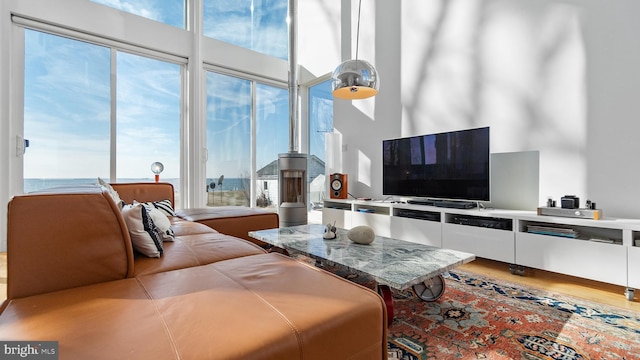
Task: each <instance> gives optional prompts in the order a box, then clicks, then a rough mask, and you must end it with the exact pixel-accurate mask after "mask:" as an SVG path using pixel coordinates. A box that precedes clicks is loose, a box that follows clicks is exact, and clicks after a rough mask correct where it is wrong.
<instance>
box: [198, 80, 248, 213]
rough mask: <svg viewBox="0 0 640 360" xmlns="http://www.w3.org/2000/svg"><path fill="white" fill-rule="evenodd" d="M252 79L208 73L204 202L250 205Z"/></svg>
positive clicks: (214, 204) (210, 204) (218, 204)
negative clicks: (205, 198)
mask: <svg viewBox="0 0 640 360" xmlns="http://www.w3.org/2000/svg"><path fill="white" fill-rule="evenodd" d="M251 99H252V97H251V82H250V81H249V80H244V79H239V78H235V77H232V76H227V75H222V74H217V73H213V72H208V73H207V114H206V117H207V120H206V121H207V149H208V153H209V156H208V160H207V165H206V177H207V179H206V183H207V205H208V206H222V205H239V206H249V198H250V195H251V194H250V192H251V189H250V183H249V181H250V179H251V174H250V172H251Z"/></svg>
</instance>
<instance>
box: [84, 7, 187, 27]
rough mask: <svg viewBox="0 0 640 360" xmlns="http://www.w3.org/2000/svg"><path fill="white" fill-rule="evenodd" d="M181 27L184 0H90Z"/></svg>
mask: <svg viewBox="0 0 640 360" xmlns="http://www.w3.org/2000/svg"><path fill="white" fill-rule="evenodd" d="M91 1H93V2H95V3H98V4H102V5H106V6H109V7H112V8H116V9H118V10H122V11H126V12H128V13H132V14H135V15H139V16H142V17H144V18H147V19H151V20H155V21H158V22H161V23H165V24H167V25H172V26H175V27H178V28H181V29H185V28H186V26H185V24H186V20H185V19H186V15H185V14H186V12H185V0H127V1H120V0H91Z"/></svg>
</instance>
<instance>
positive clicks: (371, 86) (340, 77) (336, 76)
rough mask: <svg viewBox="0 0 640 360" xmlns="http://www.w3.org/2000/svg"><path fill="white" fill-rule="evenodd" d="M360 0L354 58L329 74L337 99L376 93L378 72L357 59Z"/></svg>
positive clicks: (354, 97) (364, 96)
mask: <svg viewBox="0 0 640 360" xmlns="http://www.w3.org/2000/svg"><path fill="white" fill-rule="evenodd" d="M361 8H362V0H360V1H359V2H358V29H357V31H356V34H357V35H356V36H357V37H356V59H355V60H347V61H345V62H343V63H342V64H340V65H338V67H337V68H336V69H335V70H334V71H333V74H332V75H331V92H332V93H333V96H334V97H337V98H339V99H347V100H355V99H366V98H368V97H372V96H374V95H376V94H377V93H378V87H379V81H378V79H379V78H378V72H377V71H376V68H374V67H373V65H371V64H370V63H369V62H368V61H365V60H360V59H358V47H359V45H360V44H359V43H360V10H361Z"/></svg>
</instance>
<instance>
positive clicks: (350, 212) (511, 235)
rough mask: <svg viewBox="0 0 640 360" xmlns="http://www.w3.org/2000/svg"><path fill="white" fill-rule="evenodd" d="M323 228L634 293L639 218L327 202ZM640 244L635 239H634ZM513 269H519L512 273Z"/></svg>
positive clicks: (639, 280) (639, 265)
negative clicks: (358, 231) (359, 231)
mask: <svg viewBox="0 0 640 360" xmlns="http://www.w3.org/2000/svg"><path fill="white" fill-rule="evenodd" d="M322 220H323V223H325V224H327V223H331V224H333V223H335V226H337V227H342V228H347V229H349V228H352V227H354V226H358V225H368V226H371V227H372V228H373V229H374V231H375V232H376V234H378V235H382V236H387V237H393V238H398V239H402V240H406V241H413V242H417V243H421V244H426V245H432V246H436V247H441V248H447V249H453V250H460V251H466V252H470V253H473V254H475V255H476V256H478V257H482V258H487V259H492V260H497V261H502V262H505V263H508V264H510V265H511V271H512V272H519V271H521V270H520V269H522V267H531V268H536V269H542V270H548V271H553V272H557V273H562V274H567V275H572V276H577V277H582V278H586V279H591V280H597V281H601V282H606V283H611V284H616V285H621V286H624V287H626V288H627V292H626V296H627V298H628V299H633V289H634V288H640V246H635V242H636V240H638V239H640V220H633V219H612V218H604V219H602V220H590V219H580V218H567V217H555V216H539V215H537V213H536V212H534V211H517V210H498V209H477V208H476V209H468V210H466V209H450V208H441V207H433V206H424V205H412V204H405V203H389V202H380V201H359V200H337V199H332V200H325V201H324V209H323V212H322ZM638 241H640V240H638ZM516 269H518V270H516Z"/></svg>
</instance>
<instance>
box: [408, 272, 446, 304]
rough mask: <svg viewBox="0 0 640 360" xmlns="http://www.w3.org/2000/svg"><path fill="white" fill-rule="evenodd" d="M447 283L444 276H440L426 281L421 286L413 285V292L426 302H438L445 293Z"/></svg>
mask: <svg viewBox="0 0 640 360" xmlns="http://www.w3.org/2000/svg"><path fill="white" fill-rule="evenodd" d="M444 289H445V282H444V276H442V275H438V276H435V277H432V278H431V279H428V280H425V281H424V282H421V283H420V284H415V285H413V291H414V292H415V293H416V295H417V296H418V297H419V298H420V299H422V300H424V301H436V300H438V299H440V296H442V294H443V293H444Z"/></svg>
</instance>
